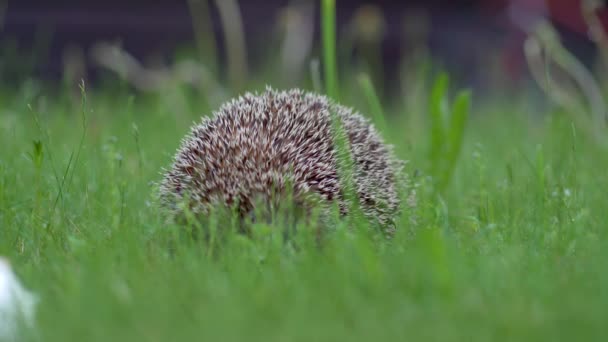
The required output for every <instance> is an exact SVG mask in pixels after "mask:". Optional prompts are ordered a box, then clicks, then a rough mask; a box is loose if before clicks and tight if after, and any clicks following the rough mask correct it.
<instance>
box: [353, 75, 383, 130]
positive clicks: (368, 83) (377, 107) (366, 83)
mask: <svg viewBox="0 0 608 342" xmlns="http://www.w3.org/2000/svg"><path fill="white" fill-rule="evenodd" d="M358 81H359V85H360V86H361V89H362V90H363V94H364V95H365V99H366V100H367V103H368V106H369V111H370V114H371V116H372V121H373V122H374V125H376V127H377V128H378V130H380V131H381V132H384V133H385V134H388V125H387V124H386V120H385V119H384V111H383V110H382V104H381V103H380V99H379V98H378V94H377V93H376V90H375V88H374V85H373V84H372V80H371V79H370V77H369V75H367V74H361V75H359V78H358Z"/></svg>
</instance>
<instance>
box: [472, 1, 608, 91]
mask: <svg viewBox="0 0 608 342" xmlns="http://www.w3.org/2000/svg"><path fill="white" fill-rule="evenodd" d="M583 1H584V0H480V5H481V6H480V7H481V10H482V12H485V13H486V14H488V15H492V16H496V17H498V18H500V26H502V27H503V28H504V29H505V30H506V33H507V34H506V36H505V40H504V41H503V45H502V60H503V65H504V68H505V71H506V73H507V75H508V76H510V78H511V81H514V82H516V81H518V80H520V79H521V78H522V76H523V75H524V74H526V68H527V67H526V65H525V57H524V55H523V43H524V41H525V39H526V36H527V34H528V33H529V31H530V30H533V29H534V26H535V24H536V23H538V21H540V20H548V21H550V22H552V23H553V24H554V25H555V26H556V27H557V28H558V29H559V30H561V31H567V32H569V33H573V34H574V35H576V36H578V37H579V38H580V39H581V40H586V41H588V40H589V38H588V34H587V32H588V27H587V24H586V22H585V19H584V17H583V11H582V8H583ZM596 15H597V16H598V18H599V19H600V22H601V23H602V26H603V27H604V29H606V27H607V24H608V10H607V9H606V8H605V7H602V8H601V9H600V10H598V11H597V13H596Z"/></svg>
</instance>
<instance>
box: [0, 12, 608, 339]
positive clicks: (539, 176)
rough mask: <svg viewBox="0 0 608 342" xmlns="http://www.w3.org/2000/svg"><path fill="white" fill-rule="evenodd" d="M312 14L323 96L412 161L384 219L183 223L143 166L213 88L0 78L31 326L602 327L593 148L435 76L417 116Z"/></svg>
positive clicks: (450, 330)
mask: <svg viewBox="0 0 608 342" xmlns="http://www.w3.org/2000/svg"><path fill="white" fill-rule="evenodd" d="M323 10H324V12H323V18H324V20H323V23H324V25H325V26H324V29H323V33H324V34H323V37H324V40H323V42H324V44H323V47H324V58H323V64H324V68H325V69H324V70H325V74H324V78H325V82H326V83H325V87H326V90H327V92H328V94H329V95H330V96H331V97H333V98H337V97H338V91H339V92H340V99H342V102H343V103H344V104H347V105H355V106H356V107H357V109H359V110H361V111H362V112H364V113H369V116H370V118H372V120H373V121H374V122H376V123H377V125H378V126H379V127H380V129H381V130H382V133H383V135H384V136H385V137H386V139H387V140H388V141H389V142H390V143H392V144H394V146H395V152H396V153H397V154H398V155H399V156H400V157H401V158H403V159H406V160H410V164H409V172H410V173H411V174H414V173H416V174H417V177H415V178H414V181H415V182H416V183H417V184H418V188H417V193H418V204H417V207H416V209H414V210H413V211H404V214H403V217H402V219H401V222H399V224H398V227H397V232H396V235H395V236H394V237H393V238H392V239H391V240H386V239H384V238H381V237H379V234H369V232H368V231H366V230H365V228H366V227H367V224H366V223H365V222H362V220H361V218H360V217H358V218H355V219H350V220H348V221H346V222H344V223H342V224H340V225H339V226H338V227H336V228H337V229H336V230H335V231H333V232H331V233H328V235H327V236H326V237H325V240H324V242H323V244H322V247H319V246H318V245H317V242H316V236H315V231H314V230H312V229H307V227H305V226H300V228H301V229H299V230H298V232H297V234H296V236H294V237H293V238H292V239H290V240H289V241H287V242H286V241H284V240H283V237H282V234H281V231H280V229H277V227H271V226H264V225H260V226H257V227H256V228H257V230H256V232H255V233H254V236H253V237H251V238H248V237H245V236H241V235H238V234H228V236H227V238H226V239H225V241H222V242H221V243H212V244H205V243H202V242H201V241H197V240H195V239H192V238H191V237H190V235H188V234H187V232H186V229H185V227H180V226H175V225H171V224H167V223H165V222H164V221H163V219H162V215H161V213H160V210H159V208H158V206H157V203H156V202H155V196H156V193H155V191H156V188H155V182H158V181H159V180H160V178H161V173H160V172H161V170H162V168H163V167H168V166H169V164H170V163H171V160H172V156H173V153H174V152H175V150H176V148H177V147H178V145H179V142H180V140H181V139H182V137H183V136H184V135H185V134H186V133H187V132H188V130H189V126H190V125H191V123H192V122H193V121H198V120H199V117H200V115H201V113H206V114H208V113H210V112H211V111H212V110H214V109H216V108H209V107H208V101H207V100H209V99H205V98H204V96H200V94H194V93H189V92H188V91H187V90H185V89H175V92H171V93H170V94H165V93H162V94H157V95H140V94H138V95H137V96H133V95H132V94H131V93H130V91H129V90H128V89H127V88H126V87H120V88H119V89H118V90H117V89H116V88H115V87H114V88H103V87H102V88H99V89H96V90H86V91H85V89H84V87H83V88H82V95H83V96H82V99H83V100H82V102H81V103H79V102H77V101H74V100H73V99H71V98H70V96H69V95H70V94H68V91H67V90H65V91H62V90H56V89H51V88H48V87H42V88H37V87H35V86H34V85H35V84H33V83H24V84H23V85H22V86H18V87H16V88H15V89H11V90H3V91H0V255H6V256H8V257H9V259H11V260H12V262H13V265H14V268H15V270H16V272H17V273H18V274H19V276H20V277H21V279H22V280H23V282H24V283H25V285H26V286H27V287H28V288H30V289H32V290H34V291H35V292H36V293H37V294H38V295H39V296H40V299H41V302H40V306H39V311H38V314H37V322H36V326H37V330H36V331H35V332H34V333H32V334H31V336H26V337H25V338H24V339H25V340H33V341H45V342H46V341H108V340H112V341H193V340H209V341H229V340H234V341H242V340H247V341H311V340H312V341H340V340H349V341H371V340H385V341H400V340H411V341H422V340H466V341H488V340H497V341H523V340H529V341H539V340H566V341H571V340H584V341H588V340H604V339H605V336H606V335H607V334H608V327H607V326H606V324H605V323H606V318H607V317H608V291H606V289H608V275H607V274H606V270H607V269H608V249H607V247H608V227H607V226H606V222H608V212H607V211H606V207H607V206H608V196H607V195H608V194H607V191H606V189H608V179H607V177H606V176H605V175H606V171H605V170H606V169H607V168H608V155H606V153H605V149H603V147H601V145H598V144H597V142H596V140H595V139H594V138H593V137H588V136H586V135H585V134H581V132H579V130H577V129H576V128H575V126H574V125H573V124H572V122H571V120H570V119H569V118H570V117H568V116H565V115H564V116H559V115H555V116H552V115H550V114H551V113H546V114H549V115H544V116H542V119H539V118H538V116H537V115H532V113H530V112H529V109H528V108H526V107H524V106H518V105H515V103H518V100H519V99H505V100H504V101H505V102H504V103H503V102H498V101H485V102H484V101H480V102H479V103H476V104H475V106H474V107H473V108H472V109H471V108H470V103H471V99H470V95H469V93H468V92H461V93H457V94H456V95H455V96H449V95H448V88H449V87H448V80H447V76H442V77H440V78H438V80H437V81H436V83H435V86H434V88H433V89H429V91H428V94H425V96H426V97H427V98H428V99H424V101H422V102H429V115H427V113H426V112H424V111H423V112H422V113H413V112H405V111H404V109H403V108H402V107H401V106H385V107H383V106H382V102H381V100H380V99H379V98H378V96H377V95H376V91H375V90H374V87H373V85H372V83H371V81H370V79H369V78H368V77H367V76H360V73H357V72H352V73H351V72H349V71H350V70H342V72H341V73H340V75H344V76H343V79H342V81H341V82H340V83H339V80H338V72H337V61H336V51H335V22H334V16H335V4H334V2H333V1H323ZM351 74H354V75H355V77H354V78H355V79H356V81H357V82H355V84H357V83H358V84H357V86H356V87H349V86H350V84H349V83H350V82H348V78H349V75H351ZM317 78H318V77H317ZM271 79H272V78H271V77H269V78H268V79H266V80H265V82H262V81H260V80H258V81H257V82H255V84H256V86H252V87H250V88H257V89H258V90H260V86H258V84H262V83H266V82H269V83H271V81H268V80H271ZM345 79H346V80H345ZM316 83H317V86H318V83H319V82H318V81H317V82H316ZM339 84H341V85H343V86H340V85H339ZM176 94H178V95H180V96H175V95H176ZM359 97H361V98H363V105H362V106H357V105H356V104H357V103H358V101H357V100H358V98H359ZM451 98H453V99H454V100H453V101H450V99H451ZM85 99H86V101H85ZM417 100H420V99H417ZM450 102H453V104H452V105H450ZM505 103H506V104H507V105H505ZM408 108H409V107H408ZM534 114H536V113H534ZM415 115H422V116H423V118H424V119H426V117H430V119H429V120H408V118H409V117H412V116H415ZM408 122H416V123H417V124H415V125H413V124H407V123H408ZM465 127H466V130H465ZM415 170H416V172H415ZM412 218H413V219H412ZM353 227H354V228H355V229H353ZM217 228H218V229H221V228H222V227H220V226H218V227H217Z"/></svg>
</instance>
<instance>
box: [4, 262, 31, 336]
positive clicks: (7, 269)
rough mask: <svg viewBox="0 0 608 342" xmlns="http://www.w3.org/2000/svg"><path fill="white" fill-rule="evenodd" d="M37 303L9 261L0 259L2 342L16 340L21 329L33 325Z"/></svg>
mask: <svg viewBox="0 0 608 342" xmlns="http://www.w3.org/2000/svg"><path fill="white" fill-rule="evenodd" d="M37 301H38V300H37V298H36V296H35V295H34V294H32V293H31V292H29V291H28V290H27V289H25V288H24V287H23V286H22V285H21V283H20V282H19V279H17V276H16V275H15V273H13V270H12V268H11V265H10V264H9V262H8V260H6V259H4V258H2V257H0V341H5V340H8V341H10V340H13V339H16V338H17V335H19V334H18V328H19V327H27V326H31V325H32V324H33V320H34V310H35V307H36V302H37Z"/></svg>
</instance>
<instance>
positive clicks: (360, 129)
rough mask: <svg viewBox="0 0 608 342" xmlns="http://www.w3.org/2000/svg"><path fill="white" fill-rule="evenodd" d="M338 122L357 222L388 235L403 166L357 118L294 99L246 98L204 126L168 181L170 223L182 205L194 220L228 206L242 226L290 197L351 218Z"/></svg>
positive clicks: (305, 98)
mask: <svg viewBox="0 0 608 342" xmlns="http://www.w3.org/2000/svg"><path fill="white" fill-rule="evenodd" d="M334 113H335V115H337V118H339V120H340V122H341V126H342V128H343V129H342V130H341V131H342V133H343V134H346V136H347V137H348V140H347V141H348V143H349V144H348V150H349V152H350V155H351V157H352V158H351V160H352V162H353V165H352V172H351V177H352V178H351V179H352V182H351V184H352V185H353V188H354V189H353V190H356V195H357V197H358V200H359V204H360V205H359V207H360V209H361V212H362V213H363V214H364V216H365V217H366V218H367V219H369V220H373V221H375V222H377V223H379V224H380V226H381V227H382V229H383V230H384V231H385V232H387V233H388V234H392V232H394V230H395V223H394V222H395V218H396V215H397V213H398V211H399V208H400V194H401V191H405V190H407V187H408V178H407V175H406V173H405V172H404V166H405V164H406V162H404V161H401V160H399V159H398V158H396V156H395V155H394V153H393V149H392V146H391V145H387V144H385V143H384V141H383V139H382V138H381V137H380V135H379V133H378V131H377V130H376V129H375V128H374V126H373V124H371V123H370V121H369V120H368V119H366V118H365V117H363V116H362V115H361V114H359V113H358V112H356V111H354V110H353V109H351V108H348V107H345V106H342V105H340V104H338V103H336V102H334V101H332V100H330V99H329V98H328V97H326V96H323V95H320V94H316V93H311V92H305V91H302V90H299V89H292V90H287V91H277V90H274V89H272V88H270V87H267V88H266V90H265V91H264V92H262V93H261V94H260V93H246V94H245V95H243V96H240V97H238V98H235V99H233V100H231V101H229V102H227V103H225V104H224V105H222V106H221V107H220V109H219V110H218V111H217V112H215V113H213V115H212V116H211V117H203V119H202V122H201V123H200V124H197V125H195V126H194V127H193V128H192V129H191V132H190V133H189V134H188V135H187V136H186V137H185V138H184V139H183V140H182V143H181V146H180V147H179V149H178V151H177V153H176V155H175V158H174V160H173V164H172V165H171V167H170V168H169V169H168V170H165V171H164V176H163V179H162V181H161V182H160V191H159V193H160V202H161V204H162V205H163V207H165V208H167V209H168V211H169V213H170V214H171V215H170V216H172V217H175V216H183V215H184V212H183V210H184V206H180V205H179V203H184V202H185V203H186V204H187V208H188V210H189V211H190V212H191V213H193V214H195V215H197V216H199V215H203V216H205V215H208V214H209V213H210V212H211V210H212V209H213V208H215V207H217V206H231V207H234V208H235V209H236V211H237V212H238V214H239V216H240V217H241V218H243V217H251V214H252V212H254V210H255V209H256V205H259V203H266V205H269V206H272V205H276V204H277V203H281V202H283V201H285V200H286V199H287V196H286V195H285V194H286V193H288V192H289V193H290V197H289V198H290V199H291V200H293V203H294V204H295V205H296V206H305V207H306V206H310V205H311V203H312V202H313V201H307V200H306V199H307V198H309V199H310V198H316V199H318V201H316V202H315V203H317V204H319V203H320V204H321V205H325V208H329V204H332V203H336V202H337V204H338V207H339V209H340V213H341V214H343V215H348V205H347V203H346V202H345V201H346V199H345V189H344V188H345V186H344V183H345V182H343V181H342V179H340V177H339V170H338V165H339V164H338V162H339V161H338V159H337V158H338V148H337V147H336V138H335V137H336V130H335V129H334V128H333V127H334V126H332V123H333V122H334V121H332V118H334V117H333V116H332V115H334ZM338 132H339V130H338ZM345 140H346V139H345ZM310 195H312V196H310ZM408 202H409V201H408ZM305 209H310V208H305Z"/></svg>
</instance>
